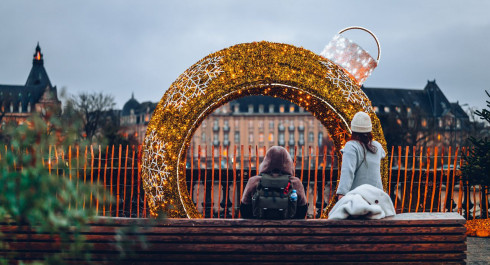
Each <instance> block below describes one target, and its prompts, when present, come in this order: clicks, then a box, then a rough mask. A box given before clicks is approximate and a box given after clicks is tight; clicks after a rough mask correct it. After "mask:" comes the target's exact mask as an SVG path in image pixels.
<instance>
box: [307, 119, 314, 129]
mask: <svg viewBox="0 0 490 265" xmlns="http://www.w3.org/2000/svg"><path fill="white" fill-rule="evenodd" d="M308 126H309V127H310V128H313V119H310V120H309V121H308Z"/></svg>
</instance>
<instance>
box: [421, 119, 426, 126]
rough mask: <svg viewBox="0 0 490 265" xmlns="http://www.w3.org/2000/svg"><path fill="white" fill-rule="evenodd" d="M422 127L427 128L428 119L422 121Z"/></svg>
mask: <svg viewBox="0 0 490 265" xmlns="http://www.w3.org/2000/svg"><path fill="white" fill-rule="evenodd" d="M421 125H422V127H423V128H427V120H426V119H422V122H421Z"/></svg>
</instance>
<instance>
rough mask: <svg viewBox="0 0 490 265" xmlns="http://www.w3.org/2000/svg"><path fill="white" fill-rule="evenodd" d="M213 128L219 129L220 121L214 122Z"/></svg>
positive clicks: (215, 120)
mask: <svg viewBox="0 0 490 265" xmlns="http://www.w3.org/2000/svg"><path fill="white" fill-rule="evenodd" d="M213 127H219V121H218V119H214V120H213Z"/></svg>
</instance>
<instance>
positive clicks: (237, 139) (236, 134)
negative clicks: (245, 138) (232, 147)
mask: <svg viewBox="0 0 490 265" xmlns="http://www.w3.org/2000/svg"><path fill="white" fill-rule="evenodd" d="M238 143H240V132H239V131H235V144H238Z"/></svg>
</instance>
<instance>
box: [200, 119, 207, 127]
mask: <svg viewBox="0 0 490 265" xmlns="http://www.w3.org/2000/svg"><path fill="white" fill-rule="evenodd" d="M206 125H207V121H206V120H204V121H203V122H202V125H201V126H202V127H203V128H206Z"/></svg>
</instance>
